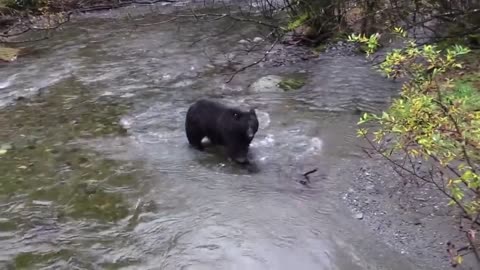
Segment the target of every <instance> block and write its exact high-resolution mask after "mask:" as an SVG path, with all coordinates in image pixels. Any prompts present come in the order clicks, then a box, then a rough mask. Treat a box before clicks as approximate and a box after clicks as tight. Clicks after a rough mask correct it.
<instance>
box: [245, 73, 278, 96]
mask: <svg viewBox="0 0 480 270" xmlns="http://www.w3.org/2000/svg"><path fill="white" fill-rule="evenodd" d="M282 80H283V78H282V77H281V76H277V75H268V76H265V77H262V78H260V79H258V80H257V81H256V82H254V83H252V84H251V85H250V87H249V89H250V90H251V91H253V92H257V93H266V92H283V90H282V88H280V86H279V84H280V82H281V81H282Z"/></svg>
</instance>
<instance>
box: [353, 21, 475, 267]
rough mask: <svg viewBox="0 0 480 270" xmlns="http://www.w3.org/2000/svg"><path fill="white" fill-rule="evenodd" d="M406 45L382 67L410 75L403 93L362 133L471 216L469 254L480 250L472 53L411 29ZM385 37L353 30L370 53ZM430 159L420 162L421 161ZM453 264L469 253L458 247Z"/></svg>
mask: <svg viewBox="0 0 480 270" xmlns="http://www.w3.org/2000/svg"><path fill="white" fill-rule="evenodd" d="M394 32H395V33H396V34H398V35H400V36H401V37H403V38H405V46H404V48H402V49H395V50H392V51H391V52H390V53H388V54H387V56H386V58H385V60H384V61H383V62H382V63H381V65H380V66H379V70H380V71H381V72H382V73H383V74H385V75H386V76H387V77H389V78H396V77H403V78H406V79H407V80H406V82H405V83H404V85H403V87H402V90H401V95H400V97H399V98H398V99H396V100H394V101H393V104H392V105H391V106H390V107H389V108H388V110H386V111H384V112H382V113H381V114H369V113H366V114H364V115H363V116H362V117H361V119H360V121H359V125H362V126H364V124H366V123H373V124H375V125H376V126H377V128H375V130H374V129H373V128H371V127H370V128H367V127H361V128H359V130H358V135H359V136H362V137H364V138H365V139H367V140H368V142H370V144H371V146H372V147H373V149H374V150H376V151H377V152H378V153H379V154H381V156H382V157H383V158H385V159H387V160H388V161H390V162H391V163H392V164H393V165H394V166H396V167H397V169H400V170H401V171H402V172H406V173H407V174H410V175H411V176H414V177H415V178H416V179H419V180H421V181H424V182H428V183H431V184H433V185H435V187H437V188H438V189H439V190H440V191H441V194H443V195H445V196H447V197H448V198H449V199H450V203H449V204H450V205H456V206H458V207H459V209H461V211H462V212H463V215H464V216H465V217H467V218H468V219H469V220H470V221H471V224H472V225H471V227H470V228H468V229H467V231H466V236H467V239H468V242H467V244H466V246H467V248H465V249H461V250H466V251H467V252H472V251H475V253H477V251H476V249H477V248H478V247H477V245H478V244H477V242H478V239H477V237H476V236H475V235H476V233H477V232H478V229H477V228H478V226H476V224H477V223H478V222H479V221H480V218H479V217H480V91H479V89H476V88H474V87H473V85H472V84H469V83H465V82H459V81H457V79H458V74H459V73H458V72H457V71H456V70H458V69H460V68H462V64H461V63H460V62H459V61H458V57H459V56H461V55H465V54H467V53H469V52H470V50H469V49H468V48H466V47H463V46H460V45H454V46H451V47H449V48H447V49H445V50H440V49H438V47H437V46H435V45H431V44H427V45H424V46H417V44H416V42H415V40H412V39H408V38H407V34H406V32H405V31H404V30H403V29H401V28H396V29H395V30H394ZM378 36H379V35H372V36H370V37H365V36H364V35H351V36H350V37H349V40H350V41H352V42H359V43H361V44H364V45H365V47H366V48H367V49H366V53H367V55H368V56H369V57H370V56H371V55H372V54H373V53H374V52H375V51H376V49H377V48H378ZM420 160H423V161H424V162H423V163H422V164H423V165H422V166H421V167H419V165H418V164H419V163H418V161H420ZM451 254H453V256H452V264H453V265H456V264H459V263H461V262H462V255H464V254H465V253H459V252H453V253H451Z"/></svg>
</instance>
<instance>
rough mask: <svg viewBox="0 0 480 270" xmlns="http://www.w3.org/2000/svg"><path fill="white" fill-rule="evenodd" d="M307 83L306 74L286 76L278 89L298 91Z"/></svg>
mask: <svg viewBox="0 0 480 270" xmlns="http://www.w3.org/2000/svg"><path fill="white" fill-rule="evenodd" d="M306 83H307V75H306V74H304V73H298V74H292V75H290V76H285V77H284V78H283V79H282V80H281V81H280V82H279V83H278V87H280V89H282V90H283V91H291V90H298V89H300V88H302V87H303V86H304V85H305V84H306Z"/></svg>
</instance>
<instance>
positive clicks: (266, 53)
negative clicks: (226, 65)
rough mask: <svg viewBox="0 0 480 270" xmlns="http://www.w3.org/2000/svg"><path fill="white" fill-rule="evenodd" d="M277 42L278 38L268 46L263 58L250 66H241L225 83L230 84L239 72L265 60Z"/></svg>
mask: <svg viewBox="0 0 480 270" xmlns="http://www.w3.org/2000/svg"><path fill="white" fill-rule="evenodd" d="M279 40H280V38H278V37H277V39H275V41H274V42H273V43H272V45H271V46H270V48H269V49H268V50H267V51H266V52H265V53H264V54H263V56H262V57H261V58H260V59H258V60H257V61H255V62H253V63H251V64H249V65H246V66H243V67H241V68H240V69H238V70H236V71H235V72H234V73H233V74H232V75H231V76H230V78H229V79H228V80H227V81H226V83H229V82H231V81H232V80H233V78H234V77H235V76H236V75H237V74H238V73H240V72H242V71H245V70H246V69H248V68H251V67H253V66H255V65H258V64H259V63H261V62H262V61H264V60H265V59H266V58H267V56H268V54H270V52H271V51H272V50H273V48H274V47H275V45H277V43H278V41H279Z"/></svg>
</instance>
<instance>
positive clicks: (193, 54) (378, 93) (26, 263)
mask: <svg viewBox="0 0 480 270" xmlns="http://www.w3.org/2000/svg"><path fill="white" fill-rule="evenodd" d="M105 17H108V16H105ZM166 19H168V18H167V17H164V16H153V17H152V16H147V17H146V18H144V19H136V20H135V21H131V20H130V21H129V20H112V19H111V18H103V19H102V18H101V16H98V17H95V16H91V17H88V18H84V19H79V20H78V21H77V22H75V23H72V24H69V25H68V26H66V27H65V29H63V31H60V32H58V33H56V35H55V36H54V37H53V38H52V39H50V40H47V41H42V42H38V43H36V44H33V45H32V46H33V48H35V50H34V51H33V52H32V53H31V54H29V55H26V56H25V57H23V58H20V59H19V60H18V61H17V62H15V63H11V64H8V65H6V64H2V66H0V100H1V102H2V105H3V106H4V109H3V112H2V114H1V117H0V121H1V123H2V126H5V127H6V128H4V130H3V131H2V132H1V133H0V135H1V137H0V141H1V142H2V143H4V144H7V143H8V144H13V145H10V147H7V148H8V151H7V152H6V154H4V155H3V156H1V157H0V161H1V162H2V163H3V165H2V170H5V171H8V173H7V174H5V175H6V176H5V177H4V178H5V179H3V180H2V183H1V184H0V192H1V193H0V211H1V213H2V216H1V217H0V229H1V232H0V264H2V265H3V267H2V268H3V269H274V270H281V269H305V270H308V269H315V270H320V269H342V270H355V269H398V270H407V269H418V268H417V266H416V265H415V263H413V262H411V261H410V260H409V259H408V258H407V257H406V256H404V255H402V254H400V253H397V252H395V251H393V250H392V249H390V248H389V247H388V246H386V245H384V244H383V243H381V242H380V241H379V240H377V239H376V238H375V236H374V235H373V234H371V233H369V232H368V230H367V229H366V228H365V227H363V225H362V223H361V221H360V220H357V219H356V218H354V217H353V216H352V213H350V212H349V211H348V210H347V209H346V208H345V207H344V206H343V205H342V201H341V197H340V193H341V192H342V191H344V190H346V189H348V185H349V179H344V178H342V177H341V175H342V173H341V172H342V168H345V167H346V166H348V165H349V162H350V161H351V160H354V159H356V158H358V157H359V153H360V149H359V147H358V144H359V140H357V139H356V137H355V124H356V122H357V120H358V117H359V115H358V113H357V111H362V110H371V109H379V108H382V107H383V106H385V105H386V104H388V102H389V101H390V98H391V96H392V95H393V94H394V92H395V89H396V87H398V85H394V84H392V83H390V82H387V81H385V80H384V79H383V78H381V77H380V76H378V75H377V74H375V73H374V72H372V71H371V70H370V67H369V66H368V65H366V64H365V61H364V59H363V58H362V57H361V56H358V57H328V56H322V57H319V58H318V59H314V60H311V61H305V62H301V63H297V64H288V65H285V66H280V67H273V66H272V65H258V66H254V67H252V68H250V69H247V70H245V71H244V72H242V73H240V74H238V75H237V76H236V77H235V78H234V80H233V81H232V82H230V83H228V84H226V83H225V81H226V80H227V79H228V78H229V74H231V70H229V69H228V68H222V67H224V66H226V65H227V57H228V56H229V55H228V54H229V53H232V52H235V51H238V52H239V51H241V48H242V46H243V45H242V44H241V43H239V40H241V39H245V38H247V37H249V38H253V37H256V36H258V35H260V34H261V33H260V32H259V31H260V30H259V29H257V27H255V26H253V27H252V26H248V25H241V24H239V23H238V22H232V21H228V20H226V19H225V20H212V21H210V22H206V21H203V22H197V21H196V20H195V19H193V18H185V19H182V20H179V21H175V22H174V21H172V22H165V23H158V22H160V21H165V20H166ZM232 24H233V26H230V25H232ZM226 27H230V30H229V31H228V34H225V33H224V34H222V35H212V33H215V32H222V30H225V28H226ZM223 32H225V31H223ZM202 37H203V39H202V40H200V39H201V38H202ZM207 37H208V38H207ZM261 46H265V48H267V47H268V46H269V45H268V44H262V45H261ZM237 54H239V55H240V56H239V57H238V58H237V59H234V60H233V61H234V62H235V61H239V63H237V66H241V65H245V64H249V63H251V62H252V61H255V60H256V59H257V58H258V57H260V56H261V55H262V54H263V53H262V52H261V51H260V52H252V53H250V54H249V55H245V54H241V53H237ZM230 56H231V55H230ZM299 72H300V73H303V74H307V75H308V79H307V84H306V85H305V86H304V87H303V88H302V89H300V90H295V91H290V92H253V91H249V90H248V86H249V85H250V84H251V83H252V82H254V81H256V80H257V79H259V78H261V77H262V76H264V75H282V74H294V73H299ZM39 90H40V93H41V95H40V96H38V95H37V94H36V93H37V92H38V91H39ZM27 95H34V97H35V98H36V99H37V101H35V102H33V101H32V102H30V101H28V100H27V101H24V100H22V101H20V103H19V105H17V106H7V103H8V102H10V101H11V100H12V98H15V97H18V96H27ZM205 96H210V97H215V98H219V99H223V100H225V102H232V103H236V104H240V105H244V106H254V107H256V108H257V114H258V117H259V121H260V129H259V132H258V133H257V135H256V137H255V139H254V141H253V144H252V148H251V158H252V159H253V161H254V163H255V164H256V167H257V170H246V169H245V168H241V167H239V166H236V165H234V164H231V163H229V162H226V161H225V159H224V158H223V157H222V155H221V154H220V153H218V151H216V150H215V149H209V150H208V151H207V152H198V151H195V150H193V149H191V148H190V147H189V146H188V144H187V140H186V137H185V135H184V130H183V123H184V116H185V113H186V110H187V108H188V106H189V105H190V104H191V103H192V102H193V101H194V100H196V99H197V98H200V97H205ZM99 122H101V123H102V125H101V126H98V123H99ZM118 123H121V125H122V127H123V128H124V129H125V130H126V133H125V132H124V131H125V130H123V129H122V128H121V127H118ZM117 129H118V130H119V131H117ZM105 130H107V131H105ZM101 135H104V136H101ZM12 146H13V147H12ZM52 149H53V150H52ZM2 159H3V160H2ZM314 168H317V169H318V171H317V172H315V173H313V174H312V175H311V176H310V179H311V182H310V183H309V184H307V185H303V184H301V183H300V181H301V180H303V179H304V178H303V176H302V173H304V172H306V171H308V170H311V169H314Z"/></svg>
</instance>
